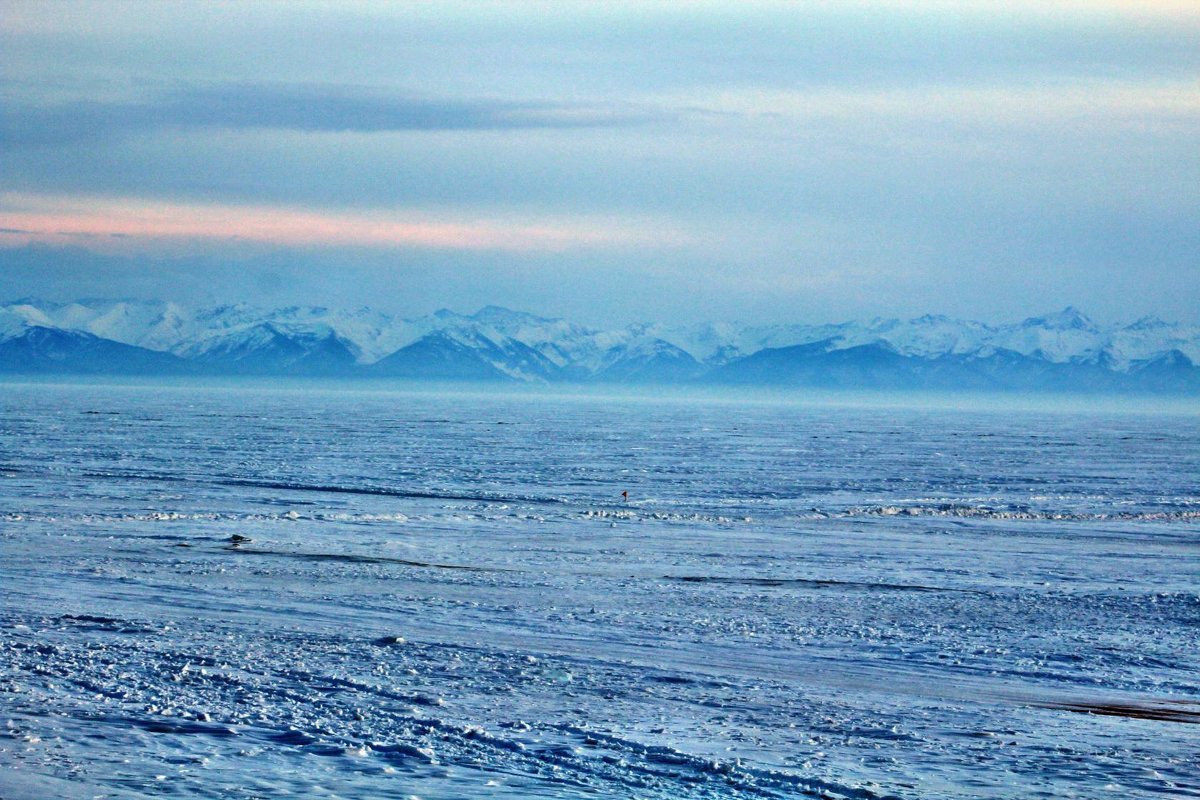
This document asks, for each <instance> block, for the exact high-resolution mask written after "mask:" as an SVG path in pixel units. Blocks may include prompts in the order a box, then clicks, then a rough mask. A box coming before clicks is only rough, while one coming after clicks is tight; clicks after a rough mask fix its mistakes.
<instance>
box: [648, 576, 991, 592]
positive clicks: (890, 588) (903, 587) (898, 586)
mask: <svg viewBox="0 0 1200 800" xmlns="http://www.w3.org/2000/svg"><path fill="white" fill-rule="evenodd" d="M663 580H667V581H677V582H679V583H717V584H726V585H730V586H763V587H783V586H799V587H804V588H812V589H862V590H865V591H887V592H967V593H970V594H980V592H978V591H976V590H974V589H951V588H949V587H944V586H923V585H921V584H911V583H872V582H867V581H837V580H829V579H821V578H755V577H740V576H736V575H664V576H663Z"/></svg>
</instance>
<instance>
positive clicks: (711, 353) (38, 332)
mask: <svg viewBox="0 0 1200 800" xmlns="http://www.w3.org/2000/svg"><path fill="white" fill-rule="evenodd" d="M1197 363H1200V327H1197V326H1185V325H1179V324H1175V323H1169V322H1164V321H1163V320H1160V319H1158V318H1155V317H1144V318H1142V319H1139V320H1137V321H1135V322H1133V323H1131V324H1128V325H1110V326H1101V325H1098V324H1097V323H1095V322H1094V321H1093V320H1091V319H1089V318H1088V317H1087V316H1086V315H1084V314H1083V313H1082V312H1080V311H1079V310H1077V309H1075V308H1066V309H1064V310H1062V311H1059V312H1057V313H1054V314H1048V315H1045V316H1041V317H1031V318H1029V319H1025V320H1023V321H1021V322H1016V323H1009V324H1004V325H988V324H985V323H982V322H975V321H971V320H959V319H951V318H949V317H945V316H940V315H926V316H922V317H917V318H914V319H888V318H876V319H873V320H869V321H864V322H844V323H837V324H821V325H802V324H796V325H742V324H738V323H729V322H719V323H707V324H700V325H691V326H669V325H662V324H658V323H651V324H635V325H628V326H625V327H622V328H617V329H609V330H605V329H599V328H591V327H587V326H583V325H579V324H576V323H574V322H570V321H567V320H563V319H552V318H547V317H540V316H537V315H534V314H529V313H525V312H520V311H513V310H510V309H506V308H501V307H499V306H487V307H485V308H482V309H480V310H479V311H477V312H475V313H474V314H470V315H463V314H458V313H455V312H452V311H448V310H445V309H443V310H440V311H436V312H434V313H433V314H429V315H426V316H422V317H416V318H412V319H403V318H400V317H396V316H393V315H389V314H386V313H384V312H381V311H378V310H375V309H371V308H367V307H362V308H358V309H351V310H345V309H329V308H324V307H320V306H288V307H285V308H274V309H265V308H256V307H253V306H249V305H246V304H236V305H221V306H214V307H208V308H197V309H192V308H188V307H186V306H183V305H180V304H177V303H173V302H168V301H143V300H109V299H83V300H78V301H74V302H70V303H56V302H49V301H45V300H38V299H35V298H24V299H20V300H14V301H11V302H8V303H5V304H3V305H0V373H10V374H12V373H22V374H37V373H60V374H76V373H87V374H139V375H151V374H170V375H184V374H201V375H297V376H324V377H362V378H369V377H380V378H393V379H431V380H493V381H505V380H508V381H524V382H560V381H561V382H599V383H615V384H719V385H770V386H777V387H792V386H794V387H825V388H856V389H859V388H861V389H870V388H889V389H890V388H906V389H972V390H976V389H978V390H1053V391H1091V392H1122V391H1135V392H1153V393H1161V392H1166V393H1185V394H1192V393H1198V394H1200V367H1198V366H1197Z"/></svg>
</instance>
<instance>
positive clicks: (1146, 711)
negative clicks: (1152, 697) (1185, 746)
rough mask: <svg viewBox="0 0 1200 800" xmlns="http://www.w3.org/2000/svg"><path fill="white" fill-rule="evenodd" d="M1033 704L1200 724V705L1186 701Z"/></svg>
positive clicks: (1129, 717) (1077, 710)
mask: <svg viewBox="0 0 1200 800" xmlns="http://www.w3.org/2000/svg"><path fill="white" fill-rule="evenodd" d="M1034 705H1037V706H1040V707H1042V708H1053V709H1058V710H1060V711H1071V712H1073V713H1076V714H1096V715H1099V716H1102V717H1126V718H1128V719H1150V720H1157V721H1159V722H1183V723H1188V724H1191V725H1200V705H1197V704H1195V703H1189V702H1187V701H1171V700H1165V701H1163V702H1162V703H1117V702H1110V703H1089V702H1050V703H1035V704H1034Z"/></svg>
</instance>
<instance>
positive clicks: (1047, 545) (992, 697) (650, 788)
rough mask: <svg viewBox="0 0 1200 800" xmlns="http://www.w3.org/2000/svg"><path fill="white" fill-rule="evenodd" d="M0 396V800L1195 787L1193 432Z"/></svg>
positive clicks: (887, 419) (411, 400) (447, 400)
mask: <svg viewBox="0 0 1200 800" xmlns="http://www.w3.org/2000/svg"><path fill="white" fill-rule="evenodd" d="M0 388H2V391H0V797H3V798H4V799H5V800H17V798H26V797H28V798H34V797H44V796H64V797H140V796H146V797H149V796H154V797H158V796H166V795H174V796H188V797H213V798H217V797H239V798H241V797H275V796H282V795H302V796H307V797H335V796H336V797H396V798H408V797H420V798H460V797H513V798H517V797H612V798H626V797H640V798H664V799H665V798H680V797H711V798H716V797H764V798H769V797H804V796H812V797H832V798H839V797H840V798H878V797H900V798H976V797H989V798H991V797H996V798H1027V797H1088V798H1094V797H1109V796H1110V797H1121V798H1128V797H1196V796H1200V777H1198V776H1200V724H1197V723H1200V661H1198V660H1197V658H1196V653H1197V652H1200V537H1198V529H1197V527H1196V525H1197V517H1198V516H1200V490H1198V488H1197V478H1198V477H1200V421H1198V420H1197V417H1196V416H1195V415H1189V414H1183V413H1176V414H1149V413H1146V414H1139V413H1121V414H1116V413H1099V412H1082V411H1081V412H1078V413H1068V412H1065V411H1057V412H1050V411H1047V412H1032V411H1028V412H1016V411H1012V410H1005V411H995V410H993V411H987V410H975V411H966V410H949V409H934V408H929V407H920V406H917V407H907V408H906V407H903V406H901V405H895V404H892V405H887V406H882V405H881V406H879V407H869V406H836V405H812V406H805V405H798V404H797V405H788V404H779V403H773V404H771V403H750V402H727V401H719V400H706V401H690V400H670V401H668V400H663V401H650V400H646V399H630V400H620V399H612V398H607V399H602V398H587V397H540V398H539V397H532V396H506V395H501V394H491V395H488V394H469V393H460V394H450V393H442V394H439V393H421V392H408V393H404V392H385V391H374V392H353V391H336V390H333V389H330V388H328V386H327V387H326V388H324V389H321V390H311V391H297V390H283V389H267V388H254V387H245V386H244V387H240V388H197V387H190V388H188V387H177V388H168V387H148V386H141V387H121V388H117V387H103V386H75V387H73V386H53V385H22V384H15V383H9V384H5V385H3V386H2V387H0ZM622 491H628V493H629V500H628V502H624V501H623V500H622V498H621V492H622Z"/></svg>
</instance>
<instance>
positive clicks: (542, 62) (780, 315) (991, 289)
mask: <svg viewBox="0 0 1200 800" xmlns="http://www.w3.org/2000/svg"><path fill="white" fill-rule="evenodd" d="M0 91H2V92H3V98H4V99H3V108H2V109H0V147H2V151H0V152H3V160H2V162H0V295H2V296H5V297H9V298H11V297H14V296H17V295H23V294H35V295H42V296H48V297H51V298H68V297H76V296H97V295H99V296H143V297H169V298H173V299H177V300H182V301H185V302H211V301H230V300H247V301H251V302H255V303H264V304H284V303H314V304H327V305H358V304H364V303H365V304H371V305H375V306H379V307H382V308H385V309H388V310H392V311H397V312H401V313H413V314H418V313H424V312H427V311H429V310H432V309H434V308H438V307H442V306H446V307H451V308H455V309H457V310H464V311H466V310H472V309H474V308H475V307H478V306H480V305H483V304H486V303H499V304H503V305H509V306H513V307H518V308H523V309H528V310H532V311H537V312H540V313H545V314H552V315H564V316H570V317H573V318H577V319H581V320H584V321H588V322H593V323H597V324H601V323H620V322H627V321H632V320H637V319H656V320H668V321H678V322H684V321H695V320H700V319H711V318H725V319H742V320H762V321H829V320H837V319H845V318H852V317H864V316H874V315H877V314H882V315H915V314H920V313H924V312H927V311H932V312H944V313H950V314H955V315H960V316H967V317H975V318H980V319H988V320H991V319H1006V318H1012V317H1020V316H1025V315H1028V314H1032V313H1037V312H1041V311H1045V310H1048V309H1051V308H1055V307H1061V306H1064V305H1067V304H1074V305H1077V306H1080V307H1082V308H1084V309H1085V310H1086V311H1088V312H1089V313H1091V314H1093V315H1094V316H1096V317H1098V318H1100V319H1104V320H1122V319H1133V318H1135V317H1138V316H1141V315H1142V314H1147V313H1155V314H1158V315H1161V316H1164V317H1167V318H1173V319H1179V320H1183V321H1190V322H1200V310H1198V309H1200V302H1197V300H1200V257H1198V256H1197V253H1200V191H1198V187H1200V5H1197V4H1195V3H1192V2H1186V3H1184V2H1160V3H1154V2H1149V3H1133V2H1113V1H1112V0H1109V1H1108V2H1103V1H1101V0H1095V1H1094V2H1088V1H1087V0H1074V1H1073V2H1062V3H1054V2H1042V3H1033V2H1020V1H1019V0H1018V1H1016V2H1005V3H1000V2H986V1H980V2H969V1H968V2H957V3H950V2H917V1H916V0H912V1H911V2H898V1H897V2H877V3H866V2H836V1H835V0H828V1H826V2H807V3H806V2H791V3H768V2H762V3H753V2H751V3H737V4H734V3H689V4H677V3H620V2H614V3H605V4H597V3H582V2H580V3H572V2H553V3H550V2H547V3H533V2H527V3H490V2H458V3H426V4H404V5H398V4H390V3H359V4H346V3H317V2H311V3H287V4H269V3H228V4H216V3H195V4H188V3H161V4H146V3H128V4H125V3H114V2H105V3H55V4H45V3H22V2H12V1H11V0H10V2H8V3H6V5H5V13H4V14H3V15H0Z"/></svg>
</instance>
